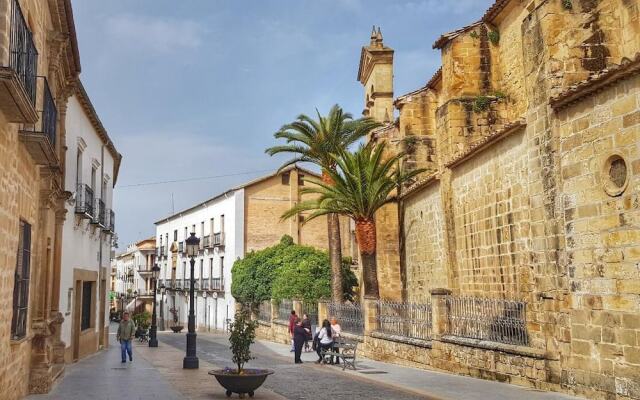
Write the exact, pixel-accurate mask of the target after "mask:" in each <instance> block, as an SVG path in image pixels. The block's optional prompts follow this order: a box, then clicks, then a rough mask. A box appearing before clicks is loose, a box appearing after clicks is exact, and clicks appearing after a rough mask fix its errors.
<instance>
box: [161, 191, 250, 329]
mask: <svg viewBox="0 0 640 400" xmlns="http://www.w3.org/2000/svg"><path fill="white" fill-rule="evenodd" d="M243 203H244V189H242V188H240V189H235V190H230V191H228V192H225V193H223V194H221V195H219V196H216V197H214V198H212V199H210V200H207V201H206V202H204V203H201V204H198V205H196V206H194V207H192V208H190V209H187V210H185V211H182V212H180V213H177V214H174V215H172V216H170V217H167V218H165V219H163V220H161V221H158V222H156V246H157V249H158V261H157V262H158V265H159V266H160V269H161V270H160V278H159V285H164V286H165V288H166V289H165V290H164V291H163V294H161V295H159V296H158V304H159V305H161V309H159V310H158V312H159V317H160V319H161V320H164V322H165V324H164V327H165V329H168V328H169V326H171V325H172V324H173V322H172V315H173V314H172V311H171V310H172V309H173V310H175V312H176V313H177V315H178V324H180V325H182V326H184V327H185V328H186V327H187V320H188V318H187V317H188V313H189V292H188V288H189V287H190V286H189V285H190V281H189V279H190V277H191V265H190V260H189V258H188V257H187V256H186V249H185V245H184V242H185V239H186V238H187V237H189V235H190V233H191V232H195V233H196V236H198V237H199V238H200V252H199V254H198V257H196V258H195V266H194V278H195V279H196V288H197V289H198V290H197V297H196V309H195V312H196V325H197V329H200V330H214V329H226V327H227V323H228V320H230V319H231V318H233V314H234V313H235V300H234V298H233V296H231V267H232V266H233V262H234V261H235V260H236V259H237V258H239V257H242V256H243V255H244V225H243V210H244V204H243ZM160 327H161V328H162V327H163V323H162V321H161V322H160Z"/></svg>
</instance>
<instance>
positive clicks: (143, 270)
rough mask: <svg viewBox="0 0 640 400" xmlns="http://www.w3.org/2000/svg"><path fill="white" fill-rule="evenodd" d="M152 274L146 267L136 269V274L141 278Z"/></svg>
mask: <svg viewBox="0 0 640 400" xmlns="http://www.w3.org/2000/svg"><path fill="white" fill-rule="evenodd" d="M152 272H153V271H151V268H147V267H146V266H143V265H141V266H139V267H138V274H140V275H142V276H149V275H151V273H152Z"/></svg>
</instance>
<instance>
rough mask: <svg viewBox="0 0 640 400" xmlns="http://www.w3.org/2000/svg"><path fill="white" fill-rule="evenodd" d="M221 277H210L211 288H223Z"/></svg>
mask: <svg viewBox="0 0 640 400" xmlns="http://www.w3.org/2000/svg"><path fill="white" fill-rule="evenodd" d="M223 289H224V285H223V283H222V278H211V290H220V291H221V290H223Z"/></svg>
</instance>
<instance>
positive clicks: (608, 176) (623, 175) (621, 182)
mask: <svg viewBox="0 0 640 400" xmlns="http://www.w3.org/2000/svg"><path fill="white" fill-rule="evenodd" d="M602 173H603V177H604V179H603V180H604V190H605V192H607V194H608V195H609V196H618V195H620V194H622V192H624V190H625V189H626V188H627V184H628V183H629V171H628V168H627V162H626V161H625V160H624V158H622V156H620V155H618V154H614V155H612V156H610V157H609V158H607V161H606V162H605V164H604V168H603V171H602Z"/></svg>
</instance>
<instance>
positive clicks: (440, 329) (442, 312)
mask: <svg viewBox="0 0 640 400" xmlns="http://www.w3.org/2000/svg"><path fill="white" fill-rule="evenodd" d="M430 293H431V324H432V328H431V338H432V340H440V338H441V337H442V336H443V335H445V334H446V333H447V328H448V323H449V319H448V313H447V302H446V297H447V296H448V295H450V294H451V290H449V289H444V288H437V289H431V291H430Z"/></svg>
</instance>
